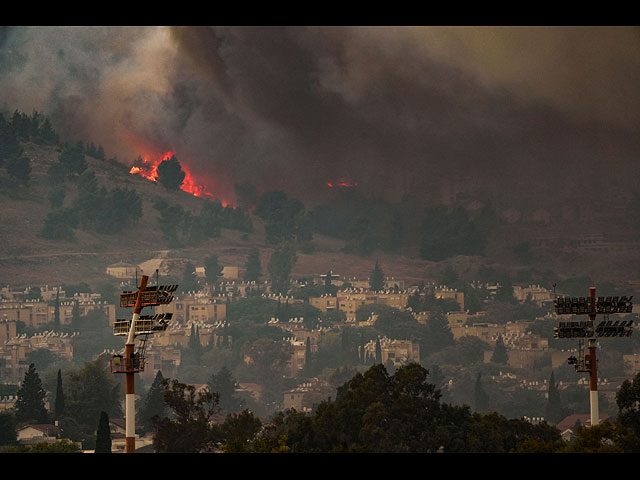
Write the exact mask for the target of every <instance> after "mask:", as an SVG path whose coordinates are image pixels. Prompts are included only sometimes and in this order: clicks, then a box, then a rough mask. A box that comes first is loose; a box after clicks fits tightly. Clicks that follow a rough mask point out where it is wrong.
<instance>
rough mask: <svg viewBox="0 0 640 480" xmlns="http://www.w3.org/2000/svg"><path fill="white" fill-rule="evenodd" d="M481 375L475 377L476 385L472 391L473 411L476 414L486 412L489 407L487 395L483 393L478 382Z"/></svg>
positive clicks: (480, 383)
mask: <svg viewBox="0 0 640 480" xmlns="http://www.w3.org/2000/svg"><path fill="white" fill-rule="evenodd" d="M480 377H481V374H480V373H478V376H477V377H476V385H475V389H474V399H475V409H476V411H477V412H481V411H483V410H486V409H487V408H488V406H489V397H488V396H487V393H486V392H485V391H484V388H483V387H482V382H481V381H480Z"/></svg>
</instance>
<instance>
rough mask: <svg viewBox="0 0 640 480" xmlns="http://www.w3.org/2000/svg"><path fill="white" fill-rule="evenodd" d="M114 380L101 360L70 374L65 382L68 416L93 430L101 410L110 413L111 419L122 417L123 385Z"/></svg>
mask: <svg viewBox="0 0 640 480" xmlns="http://www.w3.org/2000/svg"><path fill="white" fill-rule="evenodd" d="M113 377H114V375H112V374H111V373H108V372H107V368H106V365H105V363H104V361H103V360H102V359H100V358H98V359H96V360H94V361H92V362H87V363H85V364H84V367H83V368H82V369H81V370H79V371H76V372H72V373H71V374H70V375H68V377H67V381H66V382H65V383H66V389H65V405H66V412H67V415H68V416H69V417H71V418H73V419H74V420H75V421H76V422H77V423H78V424H80V425H88V426H91V428H92V429H93V428H95V421H96V420H95V419H96V418H99V416H100V412H102V411H105V412H107V414H108V415H109V417H110V418H122V415H123V412H122V406H121V400H122V395H121V394H120V384H119V383H118V382H117V381H116V380H115V379H114V378H113ZM93 431H95V430H93Z"/></svg>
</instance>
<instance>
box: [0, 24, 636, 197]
mask: <svg viewBox="0 0 640 480" xmlns="http://www.w3.org/2000/svg"><path fill="white" fill-rule="evenodd" d="M639 31H640V30H639V29H638V28H623V27H613V28H604V27H594V28H587V27H585V28H581V27H567V28H561V27H537V28H528V27H519V28H488V27H484V28H472V27H424V28H421V27H415V28H414V27H400V28H395V27H394V28H392V27H310V28H306V27H173V28H164V27H107V28H103V27H3V28H2V30H1V31H0V92H1V93H0V108H2V109H4V110H12V109H19V110H22V111H26V112H30V111H31V110H38V111H42V112H44V113H46V114H47V115H48V116H49V117H50V118H51V119H52V121H53V122H55V126H56V130H57V131H58V132H60V133H61V135H63V136H66V137H68V138H70V139H91V140H92V141H95V142H97V143H100V144H102V145H104V147H105V150H107V151H108V152H110V153H109V154H110V155H117V157H118V159H119V160H121V161H123V162H125V163H129V164H130V163H131V162H132V161H133V160H134V159H135V158H137V156H138V155H139V154H140V150H142V149H155V150H157V151H167V150H172V151H176V152H177V156H178V157H179V158H180V159H181V162H183V163H185V164H187V165H188V166H189V168H191V169H192V170H193V173H194V175H196V177H197V178H198V179H199V180H200V181H201V182H202V183H206V184H207V185H210V191H212V192H219V193H220V194H221V195H223V196H226V197H227V198H229V197H232V196H233V195H234V192H233V185H234V184H238V183H250V184H253V185H255V186H256V187H257V188H258V189H259V191H261V192H264V191H267V190H273V189H283V190H285V191H286V192H287V193H288V194H289V195H291V196H294V197H296V196H300V197H301V198H304V199H305V200H307V199H313V198H317V197H316V196H317V195H318V194H321V193H326V192H327V189H328V187H327V183H328V182H332V181H339V180H345V181H350V182H354V183H357V184H358V188H359V189H361V190H362V191H363V192H367V193H370V192H377V193H382V194H387V195H396V196H400V195H402V194H403V193H405V192H407V191H411V192H413V193H416V194H418V195H419V196H425V195H429V193H430V192H434V191H435V190H437V189H438V188H440V187H439V185H440V184H441V183H442V181H443V179H458V180H459V179H460V178H472V179H473V181H474V182H475V183H477V184H486V186H487V188H490V189H491V188H496V186H497V187H499V188H501V189H503V190H509V189H511V191H512V192H514V193H517V192H519V191H522V189H523V188H526V189H527V191H529V192H530V193H534V194H540V195H555V192H557V191H560V190H562V191H565V192H567V191H571V190H572V189H573V190H574V191H575V190H581V189H584V188H585V187H593V186H601V185H602V181H603V178H606V177H607V176H608V177H610V178H612V179H616V181H618V182H619V181H621V180H620V177H621V176H620V174H619V172H621V171H624V172H625V174H624V177H625V181H627V180H628V181H629V183H630V184H633V182H635V178H636V176H637V172H636V167H635V157H636V156H637V153H638V150H639V148H638V147H639V145H638V138H640V137H639V136H638V135H637V133H638V132H637V128H638V127H637V125H638V124H640V123H639V122H638V120H640V118H639V117H640V108H639V107H640V101H639V95H638V90H637V88H636V85H637V84H638V80H640V34H639ZM578 172H585V173H588V174H584V175H583V174H580V175H578ZM616 172H618V173H617V174H616ZM567 175H571V176H573V177H574V179H575V181H572V182H567ZM578 177H580V178H579V179H578ZM532 179H534V181H533V182H532ZM543 185H544V187H543Z"/></svg>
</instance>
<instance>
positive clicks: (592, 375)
mask: <svg viewBox="0 0 640 480" xmlns="http://www.w3.org/2000/svg"><path fill="white" fill-rule="evenodd" d="M632 298H633V296H630V297H626V296H622V297H596V287H589V296H588V297H558V298H556V300H555V302H554V304H555V310H556V314H558V315H587V316H588V318H589V320H588V321H569V322H560V323H559V325H558V327H556V328H554V334H555V337H556V338H577V339H578V340H579V342H580V343H579V349H578V357H577V358H576V357H575V356H571V357H569V364H570V365H574V367H575V369H576V371H577V372H586V373H589V400H590V405H591V425H598V424H599V423H600V418H599V413H598V359H597V347H598V344H597V340H598V338H607V337H629V336H631V333H632V332H633V320H621V321H618V320H616V321H611V320H609V314H611V313H614V314H615V313H631V312H632V311H633V303H632V302H631V299H632ZM598 314H602V315H604V320H603V321H601V322H600V323H598V324H597V325H596V315H598ZM584 340H588V345H589V346H588V348H589V353H587V354H586V355H584V357H583V356H582V346H583V342H584Z"/></svg>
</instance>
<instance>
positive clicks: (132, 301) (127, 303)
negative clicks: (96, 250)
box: [111, 275, 178, 453]
mask: <svg viewBox="0 0 640 480" xmlns="http://www.w3.org/2000/svg"><path fill="white" fill-rule="evenodd" d="M148 280H149V277H148V276H146V275H143V276H142V277H141V278H140V285H139V287H138V291H137V292H123V293H121V294H120V306H121V307H134V308H133V316H132V318H131V320H117V321H116V322H115V323H114V326H113V333H114V335H124V336H126V340H125V346H124V357H123V356H122V355H114V356H113V358H112V359H111V372H112V373H124V374H125V375H126V397H125V422H126V426H125V429H126V433H125V453H134V452H135V424H136V420H135V413H136V410H135V376H134V375H135V373H136V372H143V371H144V367H145V356H144V350H145V345H146V341H147V338H148V336H149V335H151V334H153V333H155V332H158V331H163V330H166V329H167V326H168V321H169V320H170V319H171V316H172V314H170V313H165V314H157V315H153V316H141V315H140V313H141V312H142V309H143V308H144V307H153V306H157V305H162V304H167V303H171V301H172V300H173V292H174V291H175V290H176V289H177V288H178V286H177V285H165V286H160V285H154V286H147V282H148ZM139 335H142V336H143V340H142V342H141V344H140V345H139V347H138V351H137V352H136V351H135V349H134V347H135V340H136V337H137V336H139Z"/></svg>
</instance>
